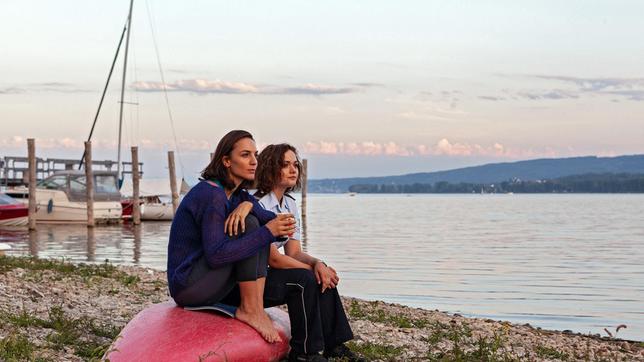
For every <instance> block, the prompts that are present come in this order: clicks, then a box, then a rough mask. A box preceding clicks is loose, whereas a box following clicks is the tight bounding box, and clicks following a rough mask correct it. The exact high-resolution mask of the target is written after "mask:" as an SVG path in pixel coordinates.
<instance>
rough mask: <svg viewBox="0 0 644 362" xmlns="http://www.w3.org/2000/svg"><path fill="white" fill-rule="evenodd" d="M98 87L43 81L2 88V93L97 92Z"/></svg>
mask: <svg viewBox="0 0 644 362" xmlns="http://www.w3.org/2000/svg"><path fill="white" fill-rule="evenodd" d="M95 91H97V89H84V88H79V87H78V86H77V85H75V84H72V83H64V82H42V83H30V84H23V85H20V86H13V87H8V88H4V89H0V94H21V93H35V92H52V93H87V92H95Z"/></svg>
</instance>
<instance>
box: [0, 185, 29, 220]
mask: <svg viewBox="0 0 644 362" xmlns="http://www.w3.org/2000/svg"><path fill="white" fill-rule="evenodd" d="M28 215H29V208H28V207H27V206H26V205H25V204H23V203H21V202H19V201H18V200H15V199H13V198H11V197H10V196H8V195H5V194H4V193H0V226H24V225H27V222H28Z"/></svg>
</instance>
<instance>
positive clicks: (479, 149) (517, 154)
mask: <svg viewBox="0 0 644 362" xmlns="http://www.w3.org/2000/svg"><path fill="white" fill-rule="evenodd" d="M302 151H303V153H306V154H309V155H348V156H399V157H410V156H495V157H506V158H521V157H534V156H539V155H542V156H546V155H548V156H552V152H549V151H547V150H544V151H542V152H534V151H532V150H519V149H512V148H508V147H506V146H504V145H503V144H501V143H499V142H495V143H493V144H491V145H488V146H483V145H479V144H469V143H459V142H451V141H449V140H448V139H447V138H442V139H440V140H438V141H437V142H436V143H435V144H430V145H427V144H418V145H402V144H398V143H396V142H393V141H390V142H384V143H378V142H373V141H364V142H329V141H318V142H313V141H309V142H306V144H304V147H303V148H302Z"/></svg>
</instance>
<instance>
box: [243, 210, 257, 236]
mask: <svg viewBox="0 0 644 362" xmlns="http://www.w3.org/2000/svg"><path fill="white" fill-rule="evenodd" d="M244 224H245V225H246V231H247V232H248V231H253V230H255V229H259V227H260V225H259V220H257V217H255V215H253V214H248V215H247V216H246V219H245V220H244Z"/></svg>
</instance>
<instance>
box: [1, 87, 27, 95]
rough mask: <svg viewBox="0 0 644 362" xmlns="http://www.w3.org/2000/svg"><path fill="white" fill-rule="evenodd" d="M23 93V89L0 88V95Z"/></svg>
mask: <svg viewBox="0 0 644 362" xmlns="http://www.w3.org/2000/svg"><path fill="white" fill-rule="evenodd" d="M24 92H25V90H24V89H22V88H18V87H8V88H0V94H20V93H24Z"/></svg>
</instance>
